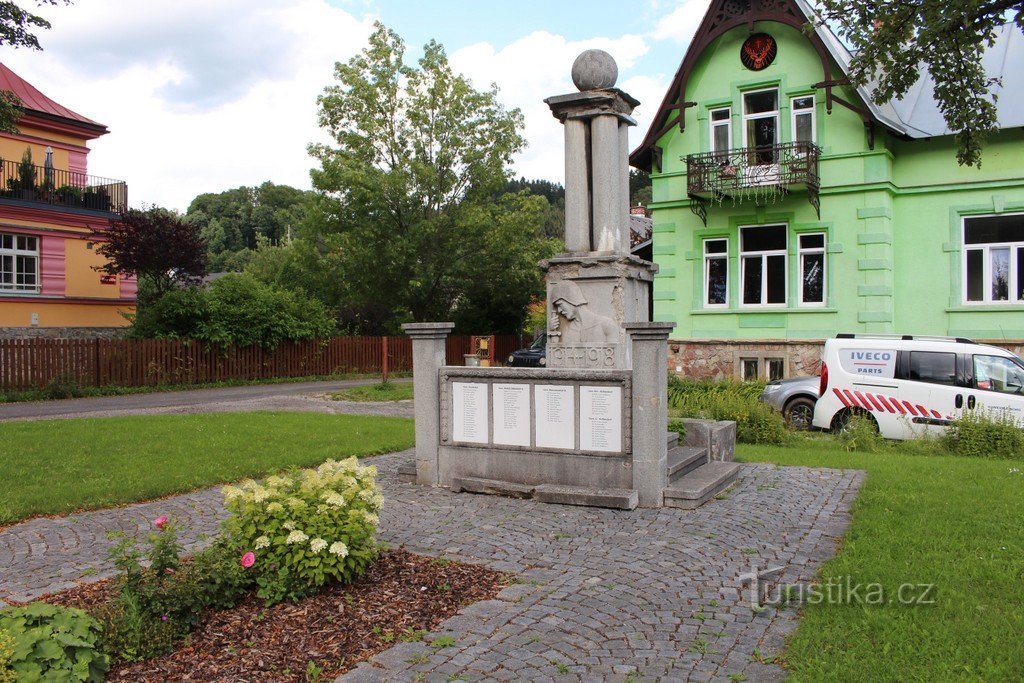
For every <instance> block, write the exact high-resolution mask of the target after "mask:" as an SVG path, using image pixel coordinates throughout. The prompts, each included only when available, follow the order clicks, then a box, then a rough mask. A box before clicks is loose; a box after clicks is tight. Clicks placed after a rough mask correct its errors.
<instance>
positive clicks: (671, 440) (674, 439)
mask: <svg viewBox="0 0 1024 683" xmlns="http://www.w3.org/2000/svg"><path fill="white" fill-rule="evenodd" d="M666 437H667V439H668V449H669V450H672V449H673V448H675V447H676V446H678V445H679V432H668V433H667V434H666Z"/></svg>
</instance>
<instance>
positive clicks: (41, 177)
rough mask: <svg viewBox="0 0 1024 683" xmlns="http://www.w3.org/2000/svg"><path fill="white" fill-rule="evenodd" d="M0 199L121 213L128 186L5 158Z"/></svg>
mask: <svg viewBox="0 0 1024 683" xmlns="http://www.w3.org/2000/svg"><path fill="white" fill-rule="evenodd" d="M0 199H14V200H18V201H22V202H30V203H32V204H49V205H50V206H54V207H63V208H71V209H86V210H88V211H104V212H108V213H120V212H121V211H124V210H125V209H126V208H128V186H127V185H126V184H125V182H124V181H122V180H111V179H110V178H97V177H94V176H89V175H86V174H84V173H76V172H73V171H62V170H58V169H55V168H49V167H44V166H34V165H31V164H24V163H20V162H17V161H6V160H5V161H3V162H2V164H0Z"/></svg>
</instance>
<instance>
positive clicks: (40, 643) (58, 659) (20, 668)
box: [0, 602, 110, 682]
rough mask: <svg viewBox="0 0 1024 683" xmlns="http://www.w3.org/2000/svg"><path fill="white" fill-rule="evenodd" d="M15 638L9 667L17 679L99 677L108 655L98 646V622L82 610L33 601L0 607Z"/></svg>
mask: <svg viewBox="0 0 1024 683" xmlns="http://www.w3.org/2000/svg"><path fill="white" fill-rule="evenodd" d="M0 631H5V632H7V633H8V634H10V636H11V637H13V639H14V647H13V650H12V652H11V655H10V661H9V664H8V667H9V668H10V669H13V671H14V674H15V678H16V680H18V681H90V682H91V681H102V680H103V676H104V674H105V673H106V672H107V669H108V668H109V663H110V662H109V659H108V657H107V655H106V654H104V653H103V652H102V651H100V649H99V648H98V647H97V643H98V642H99V639H100V625H99V622H97V621H96V620H95V619H93V618H92V617H90V616H89V615H87V614H86V613H85V612H83V611H81V610H77V609H70V608H67V607H57V606H54V605H47V604H45V603H41V602H34V603H32V604H30V605H26V606H25V607H6V608H4V609H3V610H0Z"/></svg>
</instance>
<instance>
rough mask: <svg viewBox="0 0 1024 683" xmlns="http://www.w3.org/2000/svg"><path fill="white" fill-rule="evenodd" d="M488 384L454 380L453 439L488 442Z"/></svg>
mask: <svg viewBox="0 0 1024 683" xmlns="http://www.w3.org/2000/svg"><path fill="white" fill-rule="evenodd" d="M487 418H488V413H487V385H486V384H484V383H482V382H452V441H461V442H462V443H487V421H488V420H487Z"/></svg>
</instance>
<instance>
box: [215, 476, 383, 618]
mask: <svg viewBox="0 0 1024 683" xmlns="http://www.w3.org/2000/svg"><path fill="white" fill-rule="evenodd" d="M224 498H225V504H226V506H227V509H228V511H229V512H230V513H231V514H230V516H229V517H228V519H227V521H226V522H225V529H226V531H227V533H228V534H229V535H230V537H231V540H232V543H233V545H235V546H237V547H240V548H242V549H244V550H247V551H251V552H252V553H253V554H254V555H255V563H254V564H253V566H252V569H253V570H254V571H255V572H256V575H257V579H256V581H257V584H258V586H259V591H258V594H259V596H260V597H262V598H264V599H265V600H266V601H267V602H268V603H270V604H272V603H275V602H280V601H281V600H286V599H291V600H296V599H298V598H301V597H303V596H305V595H310V594H311V593H315V592H316V591H317V590H318V589H319V588H320V587H322V586H323V585H324V584H326V583H328V582H329V581H338V582H342V583H347V582H349V581H352V580H353V579H354V578H356V577H357V576H359V575H360V574H362V572H363V571H364V570H365V569H366V567H367V565H369V563H370V562H371V561H372V560H373V558H374V556H375V555H376V552H377V547H376V544H375V542H374V533H375V532H376V531H377V515H378V513H379V512H380V509H381V505H382V504H383V502H384V498H383V496H381V493H380V488H379V487H378V486H377V468H376V467H373V466H363V465H360V464H359V461H358V460H357V459H356V458H348V459H347V460H341V461H338V460H328V461H327V462H325V463H324V464H322V465H320V466H319V467H317V468H316V469H311V470H299V471H296V472H293V473H290V474H286V475H277V476H273V477H269V478H268V479H267V480H266V481H265V482H263V483H259V482H256V481H252V480H248V481H245V482H242V483H241V484H240V485H238V486H226V487H224Z"/></svg>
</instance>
